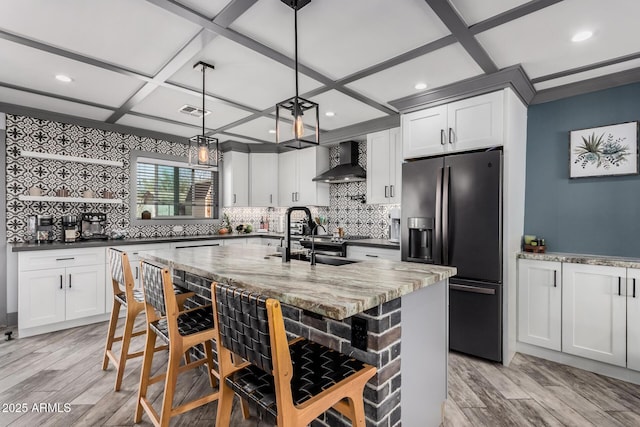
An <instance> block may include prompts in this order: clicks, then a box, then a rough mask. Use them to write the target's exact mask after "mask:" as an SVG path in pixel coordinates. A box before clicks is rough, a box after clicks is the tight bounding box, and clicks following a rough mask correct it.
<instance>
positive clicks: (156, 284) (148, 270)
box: [142, 261, 167, 316]
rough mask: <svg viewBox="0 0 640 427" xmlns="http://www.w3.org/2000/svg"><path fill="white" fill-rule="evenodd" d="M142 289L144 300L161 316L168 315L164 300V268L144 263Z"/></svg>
mask: <svg viewBox="0 0 640 427" xmlns="http://www.w3.org/2000/svg"><path fill="white" fill-rule="evenodd" d="M142 287H143V289H144V299H145V301H146V302H147V303H149V304H151V306H152V307H153V308H154V309H155V310H156V311H157V312H158V313H160V315H161V316H165V315H166V314H167V309H166V304H165V300H164V290H163V283H162V267H158V266H157V265H154V264H150V263H148V262H147V261H143V262H142Z"/></svg>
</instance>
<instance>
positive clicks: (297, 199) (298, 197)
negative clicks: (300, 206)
mask: <svg viewBox="0 0 640 427" xmlns="http://www.w3.org/2000/svg"><path fill="white" fill-rule="evenodd" d="M299 200H300V193H298V192H297V191H296V202H297V201H299Z"/></svg>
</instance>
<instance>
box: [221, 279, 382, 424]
mask: <svg viewBox="0 0 640 427" xmlns="http://www.w3.org/2000/svg"><path fill="white" fill-rule="evenodd" d="M211 297H212V300H213V307H214V318H215V322H216V331H217V334H218V337H217V340H216V345H217V351H218V369H219V373H220V398H219V400H218V414H217V418H216V426H217V427H226V426H229V422H230V418H231V409H232V405H233V395H234V392H235V393H236V394H238V396H240V397H241V398H242V399H246V400H247V401H248V402H249V403H252V404H254V405H255V406H256V407H257V408H258V410H260V411H261V413H262V415H264V417H265V418H266V419H267V420H268V421H270V422H272V423H275V424H277V425H278V426H280V427H301V426H306V425H308V424H310V423H311V422H312V421H313V420H314V419H315V418H317V417H318V416H319V415H320V414H322V413H323V412H325V411H326V410H327V409H329V408H331V407H333V408H334V409H336V410H337V411H339V412H340V413H341V414H343V415H345V416H346V417H348V418H349V419H350V420H351V422H352V424H353V425H354V426H359V427H365V416H364V400H363V393H364V387H365V384H366V383H367V381H369V379H371V377H373V376H374V375H375V374H376V368H375V367H373V366H370V365H367V364H365V363H363V362H360V361H358V360H356V359H352V358H349V357H348V356H347V355H344V354H342V353H339V352H337V351H333V350H331V349H329V348H327V347H324V346H322V345H320V344H317V343H314V342H312V341H308V340H305V339H303V338H298V339H295V340H293V341H291V342H287V335H286V333H285V328H284V320H283V318H282V309H281V307H280V303H279V302H278V301H277V300H275V299H271V298H266V297H264V296H262V295H260V294H256V293H250V292H248V291H246V290H242V289H239V288H236V287H233V286H230V285H225V284H220V283H214V284H212V285H211ZM233 357H236V358H238V357H239V358H242V359H245V360H247V361H248V362H250V364H245V365H243V366H234V364H233V361H232V360H233Z"/></svg>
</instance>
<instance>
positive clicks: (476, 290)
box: [449, 284, 496, 295]
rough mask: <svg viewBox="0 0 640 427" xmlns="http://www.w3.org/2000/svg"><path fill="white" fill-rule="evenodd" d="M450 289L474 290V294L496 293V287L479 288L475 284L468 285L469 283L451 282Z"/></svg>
mask: <svg viewBox="0 0 640 427" xmlns="http://www.w3.org/2000/svg"><path fill="white" fill-rule="evenodd" d="M449 289H451V290H454V291H462V292H472V293H474V294H485V295H495V294H496V290H495V289H489V288H478V287H475V286H467V285H454V284H450V285H449Z"/></svg>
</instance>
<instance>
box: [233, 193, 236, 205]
mask: <svg viewBox="0 0 640 427" xmlns="http://www.w3.org/2000/svg"><path fill="white" fill-rule="evenodd" d="M235 202H236V195H235V194H234V195H233V203H235Z"/></svg>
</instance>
